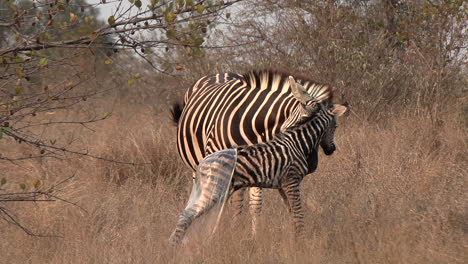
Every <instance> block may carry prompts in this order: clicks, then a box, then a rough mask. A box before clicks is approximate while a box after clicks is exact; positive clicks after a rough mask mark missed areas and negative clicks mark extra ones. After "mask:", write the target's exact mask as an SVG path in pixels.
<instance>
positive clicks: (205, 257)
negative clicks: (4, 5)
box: [0, 0, 468, 263]
mask: <svg viewBox="0 0 468 264" xmlns="http://www.w3.org/2000/svg"><path fill="white" fill-rule="evenodd" d="M103 2H104V1H103ZM246 2H248V3H250V4H252V3H253V4H254V5H246V6H241V7H239V10H242V8H245V10H249V12H245V13H242V12H237V13H239V14H236V12H234V11H233V15H232V17H233V18H232V22H233V23H237V24H233V25H234V27H232V28H229V25H227V26H225V27H224V29H229V30H227V31H228V32H229V33H230V34H231V35H229V34H222V33H223V32H221V33H220V32H215V31H211V29H208V33H210V34H212V36H214V37H215V38H216V40H217V41H218V42H221V43H223V44H228V45H231V44H232V46H233V47H232V48H229V49H215V50H209V49H206V50H203V51H204V52H205V53H203V54H198V55H196V56H195V55H194V54H192V53H190V52H188V53H187V49H186V48H174V47H172V46H171V49H170V51H169V52H166V53H155V54H153V55H160V54H162V55H161V56H162V57H161V58H163V59H164V60H162V61H165V60H168V61H171V62H172V63H173V66H175V65H178V66H180V65H182V66H183V67H182V68H179V69H182V70H177V71H173V73H175V74H176V75H178V76H176V77H167V76H165V75H162V74H159V73H157V72H156V70H154V69H152V68H150V67H149V66H148V64H142V63H140V62H142V61H138V60H136V59H135V55H134V54H129V53H125V52H124V51H122V52H120V51H119V53H118V54H114V55H112V57H111V59H112V61H113V63H111V64H109V65H104V63H103V61H102V60H104V58H101V57H99V56H97V57H93V56H91V55H89V56H91V57H90V58H88V59H89V60H90V61H93V62H94V63H96V65H97V66H93V67H89V70H91V71H94V72H93V76H94V77H95V78H94V79H90V80H89V81H87V82H86V83H85V84H84V85H83V86H81V87H79V89H83V90H85V91H88V90H89V91H92V92H94V91H102V90H100V89H102V88H104V89H107V88H115V89H112V90H111V91H106V92H105V93H103V94H98V96H95V97H90V98H88V99H87V101H86V102H84V101H83V102H81V103H80V104H77V105H74V106H72V107H70V108H67V109H65V110H63V111H55V112H54V111H51V112H38V114H37V115H34V116H33V117H28V118H31V119H30V120H34V121H42V123H47V122H48V120H54V121H60V120H87V118H89V117H93V116H102V114H103V113H105V112H112V114H111V115H110V117H109V118H107V119H106V120H103V121H100V122H97V123H91V124H86V127H85V126H81V125H78V126H68V125H55V126H48V125H46V126H43V127H41V128H38V129H37V130H34V131H31V133H32V134H34V135H35V136H37V138H40V139H41V140H44V142H50V140H55V139H57V140H58V142H57V145H60V146H67V147H69V148H70V150H75V151H81V152H84V151H89V152H90V153H92V154H94V155H98V156H102V157H107V158H110V159H113V160H119V161H125V162H130V163H138V164H139V165H127V164H121V163H112V162H105V161H102V160H96V159H91V158H86V157H78V156H74V155H70V154H67V153H64V154H63V155H61V156H59V157H60V158H62V160H58V159H53V158H46V157H42V158H41V157H40V158H33V159H26V160H23V161H16V162H9V161H8V159H0V179H2V178H4V177H5V178H6V179H8V182H7V183H6V184H4V185H0V194H1V193H7V192H18V191H21V189H20V187H19V184H21V183H26V184H27V186H26V191H33V190H35V187H34V186H33V184H31V183H33V182H34V181H35V180H38V179H39V180H40V182H41V185H40V186H39V187H38V188H39V189H40V190H47V189H48V188H50V187H51V186H54V185H56V184H57V183H60V182H63V181H64V180H65V179H67V178H69V177H71V176H73V175H75V176H74V177H72V178H70V179H68V180H67V181H65V182H63V183H62V184H60V185H58V186H57V187H56V188H54V192H53V194H55V195H58V196H60V197H61V198H63V199H66V200H67V201H70V202H73V203H76V205H78V206H75V205H72V204H69V203H66V202H61V201H55V202H36V203H32V202H17V203H12V202H9V203H1V204H0V208H3V207H5V208H8V209H9V210H10V211H11V212H14V213H15V214H16V217H17V219H19V221H20V222H21V224H22V225H23V226H25V227H28V228H29V229H31V231H33V232H34V233H35V234H39V235H44V236H43V237H37V236H30V235H27V234H26V233H25V232H23V230H21V229H20V228H18V227H17V226H15V225H11V224H8V223H7V222H5V221H0V263H465V262H466V259H468V202H467V201H468V199H467V198H468V197H467V195H468V194H467V192H466V189H467V188H466V186H467V175H468V171H467V163H468V162H467V161H468V153H467V152H468V151H467V150H468V146H467V144H468V141H467V136H468V130H467V128H468V123H467V114H468V106H467V102H468V98H467V96H466V92H467V90H466V87H467V83H468V82H467V78H466V76H467V75H466V59H467V56H468V53H467V52H466V43H467V37H466V34H462V33H466V26H467V25H466V21H468V20H466V13H465V12H463V10H466V4H465V5H464V4H463V1H423V0H421V1H394V0H382V1H380V2H382V3H384V4H383V5H381V4H379V3H380V2H379V1H365V0H354V1H337V2H335V1H333V0H327V1H325V0H320V1H280V0H275V1H270V0H268V1H246ZM344 2H346V3H347V4H342V3H344ZM348 2H349V3H348ZM396 2H402V3H404V4H403V5H402V6H400V5H398V6H397V5H395V3H396ZM432 2H440V3H445V4H441V5H439V6H437V7H433V6H431V3H432ZM330 3H331V5H330ZM375 3H377V4H375ZM463 5H464V6H463ZM327 7H328V8H327ZM335 7H336V8H335ZM464 8H465V9H464ZM382 14H385V15H382ZM265 16H266V18H265ZM272 18H273V19H272ZM222 21H224V20H222ZM229 21H231V20H229ZM454 21H458V22H457V23H455V22H454ZM224 22H226V21H224ZM226 23H227V22H226ZM221 28H223V27H221ZM205 31H206V28H205ZM224 33H226V32H224ZM242 42H249V43H250V42H252V44H251V45H247V46H244V45H240V46H237V47H236V45H237V44H242ZM173 44H174V43H173ZM174 45H176V46H177V43H175V44H174ZM106 56H107V55H106ZM148 58H150V57H148ZM161 58H160V59H161ZM150 59H151V58H150ZM162 61H156V62H157V63H159V64H161V63H162ZM99 63H100V64H101V66H99V65H98V64H99ZM84 64H86V65H87V66H89V65H90V63H88V62H86V63H84ZM106 64H107V63H106ZM271 65H275V66H282V67H285V68H287V69H289V70H291V71H298V72H301V73H304V74H307V75H309V76H311V77H312V78H315V79H317V80H318V81H320V82H326V83H330V84H331V85H333V86H334V87H336V88H337V93H336V95H337V96H336V97H335V99H336V101H337V102H339V103H343V102H344V101H346V100H349V102H350V104H351V105H352V106H353V110H354V112H353V113H351V114H350V115H348V116H347V117H344V118H342V120H341V121H340V126H339V128H338V129H337V134H336V144H337V148H338V150H337V151H336V152H335V154H334V155H332V156H330V157H328V156H327V157H326V156H324V155H320V162H319V167H318V170H317V172H316V173H315V174H312V175H309V176H308V177H306V179H305V180H304V181H303V183H302V188H303V192H302V193H303V196H304V197H303V199H304V204H305V213H306V224H307V239H306V241H304V243H301V244H297V243H295V241H294V236H293V228H292V227H291V226H290V223H291V221H290V217H289V215H288V213H287V210H286V208H285V207H284V206H283V203H282V201H280V199H279V195H278V194H277V193H276V191H271V190H270V191H267V192H266V198H265V207H264V212H263V214H262V216H261V220H260V229H261V230H260V232H259V237H258V238H257V239H256V240H251V239H250V234H249V230H250V228H249V225H250V224H249V221H250V219H249V217H247V216H246V214H244V215H243V216H242V217H240V218H239V219H231V218H232V217H230V216H231V215H232V212H230V210H227V211H226V213H225V214H224V217H223V221H222V222H221V225H220V227H219V229H218V232H217V233H216V234H215V236H214V237H213V239H212V240H203V238H199V237H198V236H197V234H203V226H201V225H198V227H197V226H193V227H194V229H195V230H194V233H193V234H192V236H191V240H190V241H188V242H187V245H186V246H184V247H182V248H181V249H180V250H179V251H174V250H173V249H170V248H169V247H168V245H167V240H168V238H169V235H170V233H171V232H172V230H173V228H174V227H175V224H176V221H177V217H178V214H179V213H180V212H181V210H182V209H183V207H184V206H185V203H186V199H187V198H188V195H189V191H190V188H191V171H189V169H188V168H186V166H185V165H184V164H183V163H182V162H181V160H180V158H179V157H178V154H177V152H176V142H175V139H176V138H175V132H176V128H175V126H174V125H173V124H172V123H171V121H170V118H169V111H168V109H169V105H170V103H172V102H173V101H174V100H180V99H181V98H182V94H183V92H184V90H185V88H187V87H188V85H190V83H191V82H193V81H194V80H195V79H196V78H198V77H200V76H202V75H204V74H207V73H213V72H218V71H237V72H242V69H245V68H252V67H255V68H258V67H263V66H267V67H268V66H271ZM169 66H170V65H169ZM64 67H65V66H63V67H62V66H60V65H59V66H57V67H56V68H52V67H50V68H48V69H47V68H46V69H44V71H48V72H47V74H48V75H45V74H43V73H42V72H41V78H42V79H41V81H46V83H49V82H50V83H58V82H59V81H58V78H56V76H58V74H57V72H60V73H65V72H66V70H65V68H64ZM96 68H97V69H98V70H97V71H96ZM10 70H11V69H10ZM135 73H138V74H140V73H141V77H140V78H136V77H135V76H136V75H135ZM11 76H13V77H15V76H16V75H14V74H13V75H11ZM129 77H130V78H133V79H132V81H133V82H134V83H133V85H128V84H127V83H128V78H129ZM15 78H16V77H15ZM10 81H11V82H14V81H16V79H14V78H13V79H11V80H10ZM43 84H44V83H39V84H38V88H42V85H43ZM31 85H33V84H31ZM5 87H9V86H5ZM12 87H13V86H12ZM51 87H52V85H51ZM57 87H60V86H57ZM83 90H79V91H80V92H81V91H83ZM8 98H9V97H8ZM0 99H2V98H0ZM2 100H3V99H2ZM78 101H79V100H78ZM0 103H3V101H1V102H0ZM0 113H2V112H0ZM5 116H7V115H5ZM0 117H2V116H0ZM7 117H8V116H7ZM8 118H9V117H8ZM5 120H9V119H5ZM28 120H29V119H28ZM0 125H2V124H0ZM10 125H12V126H13V128H14V127H15V126H16V125H17V124H16V123H13V122H11V124H10ZM50 144H52V143H50ZM39 151H40V150H39V149H38V148H36V147H34V145H33V146H31V145H30V146H26V145H25V144H18V143H17V142H16V141H15V140H13V139H12V138H11V137H7V136H4V138H3V139H2V140H0V154H1V155H2V156H0V157H1V158H4V157H7V158H8V157H18V156H20V157H28V155H29V154H31V153H33V154H37V153H38V152H39ZM47 153H48V152H46V154H47ZM39 156H40V155H39ZM228 209H229V206H228ZM0 216H4V215H2V214H0ZM0 220H1V219H0ZM197 237H198V238H197Z"/></svg>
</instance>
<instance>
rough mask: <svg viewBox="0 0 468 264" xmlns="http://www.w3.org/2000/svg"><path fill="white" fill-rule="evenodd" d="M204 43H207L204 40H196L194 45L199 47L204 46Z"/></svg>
mask: <svg viewBox="0 0 468 264" xmlns="http://www.w3.org/2000/svg"><path fill="white" fill-rule="evenodd" d="M203 42H205V40H204V39H203V38H196V39H195V40H194V41H193V43H195V45H196V46H197V47H199V46H200V45H201V44H203Z"/></svg>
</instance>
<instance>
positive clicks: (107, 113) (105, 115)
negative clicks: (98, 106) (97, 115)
mask: <svg viewBox="0 0 468 264" xmlns="http://www.w3.org/2000/svg"><path fill="white" fill-rule="evenodd" d="M109 116H110V113H109V112H105V113H104V115H102V118H108V117H109Z"/></svg>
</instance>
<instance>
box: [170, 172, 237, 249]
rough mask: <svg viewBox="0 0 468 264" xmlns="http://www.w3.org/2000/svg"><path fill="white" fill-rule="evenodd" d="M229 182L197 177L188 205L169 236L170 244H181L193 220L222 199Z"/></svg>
mask: <svg viewBox="0 0 468 264" xmlns="http://www.w3.org/2000/svg"><path fill="white" fill-rule="evenodd" d="M228 184H229V182H223V181H218V182H213V181H203V179H200V177H197V178H195V180H194V185H193V187H192V192H191V194H190V198H189V201H188V203H187V207H185V209H184V211H183V212H182V214H181V215H180V217H179V221H178V222H177V225H176V228H175V230H174V232H172V234H171V237H170V238H169V243H170V245H172V246H175V245H177V244H179V243H180V241H182V239H183V238H184V235H185V233H186V232H187V229H188V228H189V226H190V225H191V224H192V222H193V220H195V219H196V218H198V217H200V216H201V215H203V214H204V213H206V212H207V211H208V210H209V209H211V208H212V207H213V206H214V205H215V204H216V203H218V202H219V201H220V200H221V198H222V196H223V194H224V193H225V189H226V187H227V186H224V185H228ZM223 191H224V192H223Z"/></svg>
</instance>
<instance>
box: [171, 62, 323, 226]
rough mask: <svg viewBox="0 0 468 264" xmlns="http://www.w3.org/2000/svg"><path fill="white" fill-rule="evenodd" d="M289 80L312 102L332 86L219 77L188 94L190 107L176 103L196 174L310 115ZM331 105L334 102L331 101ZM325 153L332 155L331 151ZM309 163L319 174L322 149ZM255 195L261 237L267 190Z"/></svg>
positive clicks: (181, 143) (267, 74)
mask: <svg viewBox="0 0 468 264" xmlns="http://www.w3.org/2000/svg"><path fill="white" fill-rule="evenodd" d="M289 75H292V76H293V77H294V78H295V79H296V80H297V82H298V83H299V84H300V85H302V87H304V89H305V90H306V91H307V93H308V94H309V96H311V97H316V95H317V93H318V92H320V90H321V89H322V88H324V87H326V86H325V85H322V84H319V83H316V82H314V81H312V80H310V79H309V78H307V77H304V76H298V75H297V74H290V73H286V72H279V71H272V70H260V71H250V72H247V73H246V74H237V73H219V74H215V75H208V76H204V77H202V78H200V79H199V80H198V81H196V82H195V83H194V84H193V86H192V87H191V88H189V89H188V90H187V91H186V93H185V96H184V107H183V108H182V107H181V106H180V105H178V104H175V105H174V107H173V112H172V113H173V118H174V121H175V122H178V130H177V147H178V151H179V155H180V156H181V158H182V160H183V161H184V163H185V164H186V165H187V166H189V167H190V168H192V169H193V170H195V169H196V167H197V165H198V164H199V162H200V161H201V160H202V159H203V158H204V157H205V156H207V155H209V154H211V153H214V152H216V151H219V150H222V149H227V148H231V147H235V146H241V145H253V144H256V143H261V142H265V141H268V140H270V139H272V138H273V136H274V135H275V134H277V133H279V132H280V131H284V130H285V129H287V128H288V127H291V126H292V125H294V124H295V123H296V122H298V121H299V120H300V119H301V118H302V117H304V116H307V113H306V112H305V111H304V108H303V107H301V106H300V102H299V101H298V100H297V99H296V98H294V96H293V94H292V93H291V88H290V83H289V80H288V76H289ZM298 96H300V95H298ZM327 100H328V102H331V97H330V98H328V99H327ZM325 154H327V155H329V154H331V153H330V152H328V151H325ZM307 161H308V171H309V172H312V171H314V170H315V169H316V168H317V164H318V155H317V150H315V151H312V152H311V153H310V155H309V156H308V157H307ZM244 190H245V189H241V190H239V191H238V192H236V193H235V194H234V195H233V199H232V202H233V205H234V207H235V210H236V212H237V214H239V213H240V212H241V211H242V205H243V197H244ZM249 193H250V212H251V214H252V232H253V234H254V235H255V231H256V222H257V221H256V219H257V216H258V214H259V213H260V212H261V207H262V199H263V198H262V197H263V192H262V189H261V188H250V192H249Z"/></svg>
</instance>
